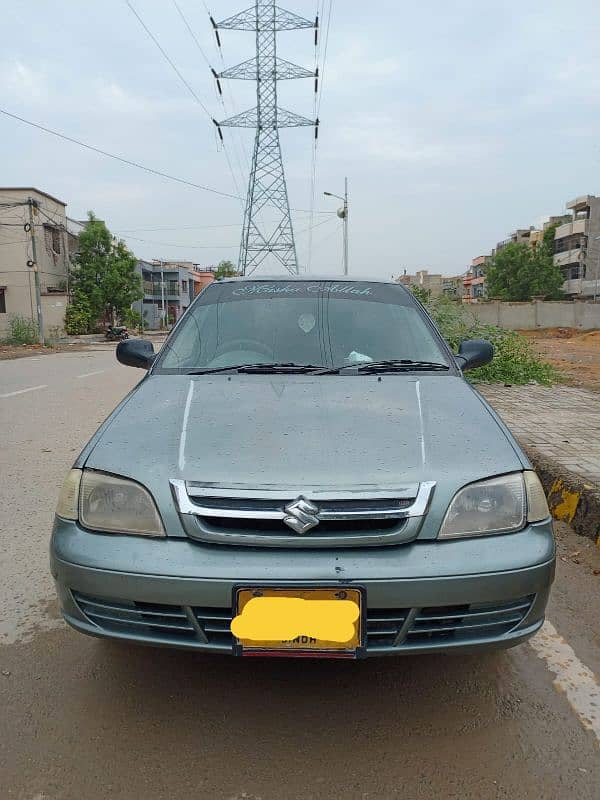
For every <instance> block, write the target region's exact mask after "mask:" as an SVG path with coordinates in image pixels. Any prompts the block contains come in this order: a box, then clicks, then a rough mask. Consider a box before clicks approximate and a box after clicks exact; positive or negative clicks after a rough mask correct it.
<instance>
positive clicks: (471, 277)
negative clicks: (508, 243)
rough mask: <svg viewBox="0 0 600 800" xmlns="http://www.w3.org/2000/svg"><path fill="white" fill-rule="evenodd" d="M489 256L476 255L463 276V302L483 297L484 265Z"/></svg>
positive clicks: (475, 301) (474, 301) (472, 301)
mask: <svg viewBox="0 0 600 800" xmlns="http://www.w3.org/2000/svg"><path fill="white" fill-rule="evenodd" d="M490 258H491V256H477V257H476V258H474V259H473V260H472V261H471V263H470V264H469V268H468V270H467V274H466V275H465V276H464V277H463V280H462V282H463V302H465V303H477V302H478V301H479V300H482V299H483V298H484V297H485V265H486V263H487V262H488V261H489V259H490Z"/></svg>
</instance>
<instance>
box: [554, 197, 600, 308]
mask: <svg viewBox="0 0 600 800" xmlns="http://www.w3.org/2000/svg"><path fill="white" fill-rule="evenodd" d="M566 207H567V209H569V211H570V212H571V217H570V219H569V221H568V222H565V223H564V224H562V225H560V226H559V227H558V228H557V229H556V232H555V234H554V263H555V264H557V265H558V266H559V267H560V269H561V271H562V274H563V277H564V279H565V282H564V284H563V287H562V289H563V292H565V294H567V295H570V296H571V297H578V296H579V297H593V298H594V299H596V298H599V297H600V197H596V196H595V195H590V194H588V195H583V196H581V197H577V198H575V200H572V201H571V202H570V203H567V205H566Z"/></svg>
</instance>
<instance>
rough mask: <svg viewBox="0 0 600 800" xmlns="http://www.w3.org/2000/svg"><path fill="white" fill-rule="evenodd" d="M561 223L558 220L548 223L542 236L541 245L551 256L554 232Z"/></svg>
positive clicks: (552, 253)
mask: <svg viewBox="0 0 600 800" xmlns="http://www.w3.org/2000/svg"><path fill="white" fill-rule="evenodd" d="M561 224H562V223H560V222H555V223H554V224H553V225H548V227H547V228H546V230H545V231H544V235H543V237H542V247H543V248H544V249H545V251H546V253H548V254H549V255H551V256H553V255H554V234H555V233H556V229H557V228H558V227H560V225H561Z"/></svg>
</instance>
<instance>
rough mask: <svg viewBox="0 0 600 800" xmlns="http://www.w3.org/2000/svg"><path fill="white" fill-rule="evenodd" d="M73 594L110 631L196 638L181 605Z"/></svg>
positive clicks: (171, 637)
mask: <svg viewBox="0 0 600 800" xmlns="http://www.w3.org/2000/svg"><path fill="white" fill-rule="evenodd" d="M72 594H73V597H74V599H75V601H76V602H77V605H78V606H79V608H80V609H81V611H82V612H83V613H84V614H85V616H86V617H87V618H88V619H89V620H90V622H93V623H94V624H95V625H97V626H98V627H99V628H102V629H104V630H106V631H109V632H111V633H123V634H134V635H136V634H137V635H143V636H150V637H151V638H153V639H156V640H157V641H160V640H165V641H166V640H174V639H176V640H185V641H190V640H191V641H193V640H194V639H196V636H197V631H196V628H195V626H194V624H193V622H192V621H191V620H190V618H189V617H188V615H187V614H186V611H185V609H184V608H183V607H182V606H173V605H166V604H162V603H139V602H129V601H126V600H107V599H104V598H98V597H89V596H88V595H84V594H80V593H79V592H72Z"/></svg>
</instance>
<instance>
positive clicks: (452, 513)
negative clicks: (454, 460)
mask: <svg viewBox="0 0 600 800" xmlns="http://www.w3.org/2000/svg"><path fill="white" fill-rule="evenodd" d="M526 518H527V497H526V491H525V481H524V479H523V473H522V472H515V473H513V474H511V475H503V476H502V477H500V478H491V479H490V480H486V481H479V482H478V483H472V484H470V485H469V486H465V488H464V489H461V490H460V491H459V492H457V494H456V495H455V496H454V499H453V500H452V502H451V503H450V507H449V508H448V511H447V512H446V516H445V518H444V522H443V523H442V527H441V529H440V533H439V538H440V539H449V538H453V537H457V536H478V535H481V534H490V533H508V532H510V531H518V530H520V529H521V528H522V527H524V525H525V520H526Z"/></svg>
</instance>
